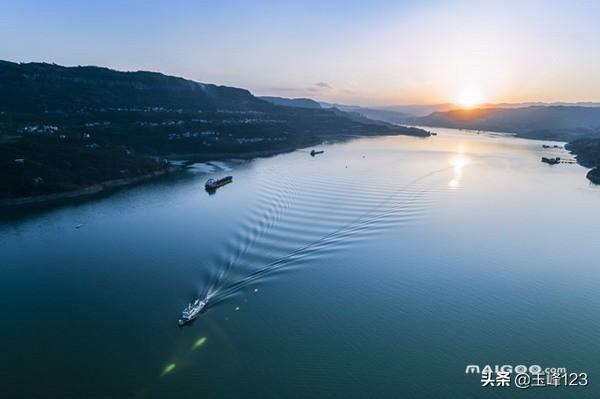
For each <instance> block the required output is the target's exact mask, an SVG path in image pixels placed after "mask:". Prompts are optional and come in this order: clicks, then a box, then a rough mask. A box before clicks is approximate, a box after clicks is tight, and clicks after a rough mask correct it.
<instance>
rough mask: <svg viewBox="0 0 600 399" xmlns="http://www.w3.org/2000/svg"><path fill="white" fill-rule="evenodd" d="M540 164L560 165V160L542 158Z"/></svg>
mask: <svg viewBox="0 0 600 399" xmlns="http://www.w3.org/2000/svg"><path fill="white" fill-rule="evenodd" d="M542 162H544V163H547V164H548V165H556V164H557V163H560V162H561V161H560V158H559V157H556V158H546V157H542Z"/></svg>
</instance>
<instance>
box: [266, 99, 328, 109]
mask: <svg viewBox="0 0 600 399" xmlns="http://www.w3.org/2000/svg"><path fill="white" fill-rule="evenodd" d="M258 98H260V99H261V100H265V101H268V102H270V103H272V104H276V105H282V106H284V107H298V108H321V105H320V104H319V103H318V102H316V101H315V100H312V99H310V98H284V97H269V96H262V97H258Z"/></svg>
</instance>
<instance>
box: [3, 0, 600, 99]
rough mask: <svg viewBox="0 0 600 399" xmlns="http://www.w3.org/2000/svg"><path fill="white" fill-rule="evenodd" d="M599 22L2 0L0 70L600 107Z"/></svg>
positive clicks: (595, 4) (264, 6) (594, 18)
mask: <svg viewBox="0 0 600 399" xmlns="http://www.w3.org/2000/svg"><path fill="white" fill-rule="evenodd" d="M598 21H600V2H599V1H583V0H570V1H562V0H545V1H538V0H531V1H526V0H522V1H510V0H509V1H465V0H457V1H451V0H447V1H427V0H421V1H412V0H407V1H386V0H371V1H353V0H346V1H344V0H333V1H326V0H320V1H313V0H305V1H295V2H286V1H283V0H281V1H259V0H257V1H241V0H237V1H227V0H221V1H217V0H214V1H197V0H196V1H191V0H189V1H183V0H172V1H153V0H147V1H138V0H130V1H113V0H103V1H91V0H90V1H66V0H53V1H51V2H50V1H38V2H35V1H28V0H21V1H6V0H0V59H3V60H8V61H14V62H31V61H36V62H53V63H56V64H61V65H100V66H106V67H110V68H115V69H118V70H151V71H159V72H163V73H165V74H169V75H176V76H182V77H185V78H188V79H192V80H196V81H200V82H206V83H216V84H221V85H228V86H236V87H243V88H246V89H249V90H250V91H251V92H252V93H254V94H256V95H275V96H284V97H310V98H315V99H318V100H322V101H329V102H337V103H345V104H360V105H393V104H436V103H447V102H451V103H457V104H463V105H465V106H470V105H476V104H478V103H481V102H487V103H500V102H530V101H544V102H554V101H564V102H575V101H600V73H599V71H600V39H599V38H600V22H598Z"/></svg>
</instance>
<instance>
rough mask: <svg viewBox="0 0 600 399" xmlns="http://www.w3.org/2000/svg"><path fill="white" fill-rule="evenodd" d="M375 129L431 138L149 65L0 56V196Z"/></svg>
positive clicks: (280, 148) (68, 187) (373, 132)
mask: <svg viewBox="0 0 600 399" xmlns="http://www.w3.org/2000/svg"><path fill="white" fill-rule="evenodd" d="M379 134H385V135H388V134H408V135H417V136H428V135H429V133H427V132H426V131H424V130H420V129H414V128H406V127H402V126H391V125H382V124H380V123H372V121H368V120H360V121H359V120H356V118H353V117H352V116H351V115H348V114H345V113H343V112H339V111H334V110H327V109H322V108H320V107H318V108H304V107H295V106H294V107H289V106H281V105H277V104H273V103H271V102H269V101H264V100H262V99H260V98H257V97H255V96H253V95H252V94H251V93H250V92H249V91H247V90H244V89H239V88H234V87H225V86H217V85H213V84H205V83H198V82H194V81H191V80H186V79H182V78H178V77H173V76H167V75H163V74H160V73H155V72H119V71H114V70H111V69H108V68H101V67H93V66H86V67H64V66H58V65H54V64H44V63H27V64H17V63H12V62H6V61H0V181H1V182H2V185H3V186H2V187H0V199H2V198H14V197H20V196H28V195H41V194H47V193H56V192H61V191H65V190H78V189H81V188H82V187H85V186H88V185H90V184H97V183H100V182H102V181H106V180H114V179H118V178H126V179H134V178H136V176H139V175H141V174H144V175H147V174H149V173H154V172H155V171H158V172H161V171H163V170H164V169H165V163H164V161H161V160H160V158H162V157H166V156H176V155H177V154H179V155H177V157H179V158H182V157H183V158H185V157H195V158H198V157H199V158H206V159H215V158H218V157H220V156H225V155H227V156H249V154H257V153H276V152H281V151H289V150H293V149H296V148H299V147H304V146H309V145H314V144H317V143H320V142H322V141H323V140H335V139H340V138H343V137H349V136H356V135H379ZM59 154H60V155H59ZM149 157H152V159H153V161H152V162H149V161H148V159H149ZM157 160H158V161H157ZM24 165H25V166H24ZM106 165H110V167H105V166H106Z"/></svg>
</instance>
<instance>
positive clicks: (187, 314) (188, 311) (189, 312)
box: [177, 299, 208, 327]
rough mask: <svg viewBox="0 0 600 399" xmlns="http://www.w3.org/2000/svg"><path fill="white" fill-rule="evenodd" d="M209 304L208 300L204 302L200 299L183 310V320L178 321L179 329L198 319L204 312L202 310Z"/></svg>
mask: <svg viewBox="0 0 600 399" xmlns="http://www.w3.org/2000/svg"><path fill="white" fill-rule="evenodd" d="M207 302H208V300H207V299H204V300H202V301H201V300H200V299H196V300H195V301H194V302H193V303H190V304H189V305H187V307H186V308H185V309H183V312H182V313H181V319H179V321H177V325H178V326H179V327H182V326H185V325H186V324H188V323H189V322H191V321H192V320H194V319H195V318H196V317H198V315H199V314H200V312H202V310H203V309H204V308H205V307H206V303H207Z"/></svg>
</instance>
